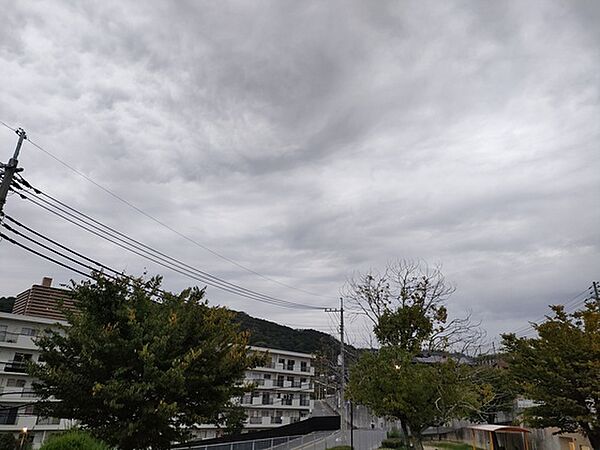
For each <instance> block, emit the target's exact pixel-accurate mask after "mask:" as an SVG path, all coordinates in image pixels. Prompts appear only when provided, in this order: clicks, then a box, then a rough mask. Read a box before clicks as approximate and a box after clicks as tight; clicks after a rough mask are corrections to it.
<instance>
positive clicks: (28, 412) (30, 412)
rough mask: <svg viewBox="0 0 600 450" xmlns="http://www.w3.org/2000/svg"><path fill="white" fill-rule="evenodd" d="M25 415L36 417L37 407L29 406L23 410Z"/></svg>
mask: <svg viewBox="0 0 600 450" xmlns="http://www.w3.org/2000/svg"><path fill="white" fill-rule="evenodd" d="M23 414H24V415H26V416H35V406H34V405H27V406H26V407H25V408H24V409H23Z"/></svg>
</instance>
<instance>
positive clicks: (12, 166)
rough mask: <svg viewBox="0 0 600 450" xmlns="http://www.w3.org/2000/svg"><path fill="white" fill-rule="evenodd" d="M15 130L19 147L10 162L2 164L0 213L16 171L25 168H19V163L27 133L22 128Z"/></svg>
mask: <svg viewBox="0 0 600 450" xmlns="http://www.w3.org/2000/svg"><path fill="white" fill-rule="evenodd" d="M15 132H16V133H17V135H18V136H19V141H18V142H17V148H15V152H14V154H13V157H12V158H10V159H9V160H8V163H7V164H2V168H3V169H4V176H3V177H2V183H0V214H2V213H3V209H4V205H5V203H6V196H7V195H8V191H9V190H10V185H11V184H12V182H13V178H14V176H15V173H17V172H21V171H22V170H23V169H19V168H18V167H17V166H18V165H19V152H20V151H21V145H23V141H24V140H25V139H27V134H26V133H25V131H24V130H23V129H22V128H18V129H17V130H15Z"/></svg>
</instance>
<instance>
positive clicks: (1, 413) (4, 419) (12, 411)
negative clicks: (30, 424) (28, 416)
mask: <svg viewBox="0 0 600 450" xmlns="http://www.w3.org/2000/svg"><path fill="white" fill-rule="evenodd" d="M18 412H19V408H3V409H0V425H14V424H15V423H17V413H18Z"/></svg>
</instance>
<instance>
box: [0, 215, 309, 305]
mask: <svg viewBox="0 0 600 450" xmlns="http://www.w3.org/2000/svg"><path fill="white" fill-rule="evenodd" d="M6 218H7V220H9V221H10V222H12V223H14V224H16V225H17V226H20V227H22V228H24V229H26V230H28V231H30V230H31V231H30V232H31V233H32V234H35V235H36V236H39V237H41V238H43V239H44V240H46V241H48V242H51V243H53V244H54V245H57V246H59V247H60V248H62V249H65V250H67V251H68V252H70V253H72V254H75V255H77V256H79V257H82V258H84V259H85V260H87V261H90V262H93V264H96V265H98V266H99V267H102V268H105V269H107V270H109V271H111V272H113V273H115V274H119V275H120V276H124V275H122V274H121V273H120V272H118V271H116V270H114V269H112V268H110V267H108V266H106V265H104V264H102V263H99V262H97V261H95V260H93V259H91V258H88V257H86V256H84V255H82V254H81V253H79V252H76V251H74V250H72V249H70V248H68V247H66V246H64V245H62V244H60V243H58V242H56V241H54V240H53V239H50V238H48V237H46V236H44V235H43V234H41V233H39V232H36V231H35V230H32V229H31V228H30V227H27V226H25V225H23V224H21V223H20V222H18V221H17V220H15V219H13V218H12V217H10V216H6ZM3 226H4V227H5V228H7V229H9V231H11V232H13V233H15V234H18V235H19V236H21V237H23V238H25V239H27V240H29V241H30V242H33V243H35V244H36V245H38V246H40V247H42V248H44V249H45V250H47V251H50V252H52V253H54V254H55V255H58V256H61V257H62V258H65V259H67V260H68V261H71V262H73V263H75V264H78V265H80V266H82V267H84V268H86V269H88V270H96V268H94V267H92V266H89V265H88V264H86V263H82V262H80V261H77V260H76V259H75V258H72V257H69V256H68V255H65V254H64V253H62V252H59V251H57V250H55V249H52V248H50V247H48V246H46V245H44V244H42V243H40V242H38V241H36V240H35V239H32V238H30V237H28V236H26V235H24V234H23V233H20V232H19V231H17V230H15V229H14V228H12V227H10V226H9V225H7V224H4V225H3ZM0 236H3V237H4V236H6V235H4V234H0ZM6 237H7V238H8V236H6ZM101 237H102V236H101ZM7 240H9V242H12V243H14V244H16V245H18V246H19V247H22V248H24V249H26V250H28V251H30V252H31V253H34V254H36V255H38V256H42V254H41V253H40V252H36V251H33V250H32V249H30V248H29V247H26V246H25V245H24V244H22V243H18V242H17V241H15V240H14V239H7ZM123 248H126V247H124V246H123ZM126 249H127V248H126ZM128 250H130V251H132V252H134V253H136V254H140V253H137V252H135V251H133V250H132V249H128ZM140 256H144V255H142V254H140ZM42 257H44V258H45V259H47V260H49V261H51V262H54V263H57V264H58V263H59V265H61V266H62V267H65V268H67V269H69V270H73V271H74V272H75V273H78V274H80V275H81V274H83V272H81V271H80V270H78V269H74V268H73V267H72V266H70V265H68V264H65V263H60V261H58V260H56V259H54V258H51V257H48V256H47V255H43V256H42ZM146 259H150V260H152V261H153V262H156V263H157V264H160V265H162V266H163V267H167V268H169V269H171V270H174V271H176V272H178V273H180V274H182V275H185V276H188V277H189V278H193V279H195V280H196V281H201V282H203V283H206V280H204V279H200V278H199V277H197V276H194V275H193V274H190V273H188V272H184V271H180V270H177V269H175V268H173V267H170V266H168V265H166V264H162V263H160V262H159V261H156V260H153V259H151V258H146ZM84 276H86V277H88V278H93V277H92V276H90V275H88V274H84ZM106 276H107V277H109V278H115V277H112V276H110V275H106ZM126 278H131V277H126ZM207 284H209V283H207ZM211 286H213V287H218V288H219V289H222V290H224V291H226V292H229V293H232V294H236V295H239V296H242V297H245V298H248V299H250V300H256V301H260V302H263V303H269V304H272V305H274V306H280V307H285V308H299V307H300V306H296V305H294V304H285V303H279V302H276V301H273V300H270V299H263V298H259V297H255V296H251V295H249V294H247V293H244V292H241V291H235V290H234V289H233V288H228V287H226V286H216V285H214V284H211ZM161 292H162V293H163V294H164V291H161Z"/></svg>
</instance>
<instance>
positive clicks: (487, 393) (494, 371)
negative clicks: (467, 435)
mask: <svg viewBox="0 0 600 450" xmlns="http://www.w3.org/2000/svg"><path fill="white" fill-rule="evenodd" d="M470 371H471V377H470V378H471V382H472V386H473V388H474V391H475V393H476V395H477V397H478V400H477V402H476V405H477V406H476V408H473V409H472V410H471V411H470V413H469V418H471V419H472V420H474V421H476V422H480V421H485V422H488V423H490V424H493V423H496V417H497V415H498V413H500V412H504V413H510V412H512V411H513V409H514V401H515V399H516V398H517V396H518V394H519V388H518V385H517V383H516V382H515V381H514V379H513V377H512V375H511V373H510V372H509V371H508V370H506V369H502V368H499V367H489V366H482V365H476V366H474V367H472V368H471V369H470Z"/></svg>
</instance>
